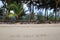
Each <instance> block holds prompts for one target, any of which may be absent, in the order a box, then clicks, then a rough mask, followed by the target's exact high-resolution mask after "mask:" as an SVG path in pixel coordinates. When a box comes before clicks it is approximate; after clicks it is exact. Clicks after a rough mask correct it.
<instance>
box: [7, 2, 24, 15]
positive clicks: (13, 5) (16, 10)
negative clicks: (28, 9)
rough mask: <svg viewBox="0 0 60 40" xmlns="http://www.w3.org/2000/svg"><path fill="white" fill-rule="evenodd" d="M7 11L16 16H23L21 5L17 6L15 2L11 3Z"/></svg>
mask: <svg viewBox="0 0 60 40" xmlns="http://www.w3.org/2000/svg"><path fill="white" fill-rule="evenodd" d="M8 10H14V13H15V14H16V15H17V16H21V15H22V14H24V10H23V5H22V3H19V4H17V3H16V2H14V3H11V4H10V5H9V6H8Z"/></svg>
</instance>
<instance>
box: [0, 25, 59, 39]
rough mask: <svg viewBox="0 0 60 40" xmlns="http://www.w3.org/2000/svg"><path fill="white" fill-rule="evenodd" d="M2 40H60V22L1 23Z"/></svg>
mask: <svg viewBox="0 0 60 40" xmlns="http://www.w3.org/2000/svg"><path fill="white" fill-rule="evenodd" d="M0 40H60V24H0Z"/></svg>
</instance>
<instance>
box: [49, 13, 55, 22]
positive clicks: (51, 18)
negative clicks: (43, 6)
mask: <svg viewBox="0 0 60 40" xmlns="http://www.w3.org/2000/svg"><path fill="white" fill-rule="evenodd" d="M48 18H49V20H50V21H54V20H55V17H54V15H53V14H52V13H51V14H50V15H49V16H48Z"/></svg>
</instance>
